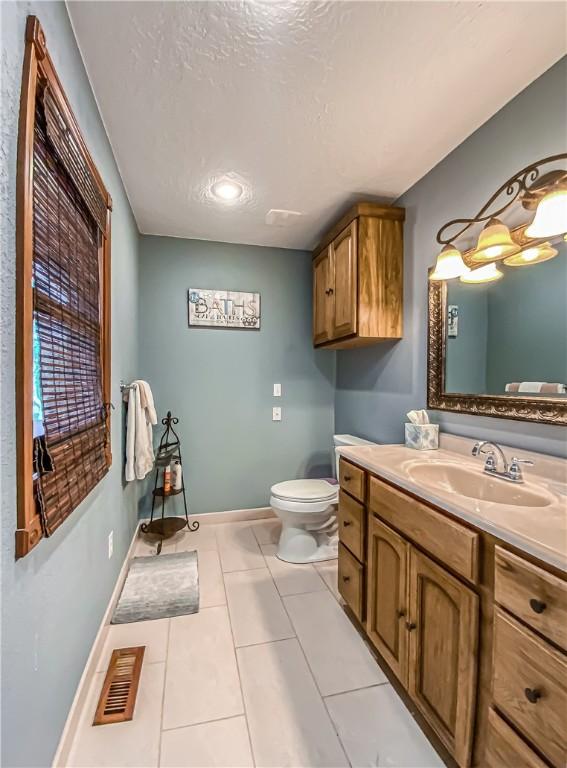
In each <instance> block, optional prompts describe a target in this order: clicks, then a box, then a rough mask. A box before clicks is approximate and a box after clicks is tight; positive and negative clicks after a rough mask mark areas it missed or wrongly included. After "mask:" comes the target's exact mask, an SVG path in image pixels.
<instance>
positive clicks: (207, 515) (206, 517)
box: [189, 507, 276, 525]
mask: <svg viewBox="0 0 567 768" xmlns="http://www.w3.org/2000/svg"><path fill="white" fill-rule="evenodd" d="M269 517H276V514H275V512H274V510H273V509H272V508H271V507H254V508H252V509H231V510H229V511H228V512H204V513H203V514H201V515H190V516H189V519H190V521H191V522H193V520H198V522H199V524H200V525H209V524H211V523H215V524H216V523H239V522H243V521H246V520H263V519H264V518H269Z"/></svg>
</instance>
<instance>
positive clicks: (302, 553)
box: [270, 480, 339, 563]
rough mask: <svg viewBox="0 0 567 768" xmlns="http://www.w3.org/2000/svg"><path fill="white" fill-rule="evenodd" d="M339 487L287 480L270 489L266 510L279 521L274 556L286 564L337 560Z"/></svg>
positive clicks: (316, 481)
mask: <svg viewBox="0 0 567 768" xmlns="http://www.w3.org/2000/svg"><path fill="white" fill-rule="evenodd" d="M338 497H339V486H338V485H336V484H332V483H330V482H328V481H327V480H287V481H286V482H283V483H276V485H274V486H272V489H271V497H270V506H271V507H272V509H273V510H274V512H275V513H276V515H277V516H278V517H279V518H280V520H281V521H282V532H281V535H280V541H279V545H278V552H277V556H278V557H279V558H280V560H285V561H286V562H288V563H312V562H316V561H318V560H331V559H333V558H335V557H337V550H338V534H337V502H338Z"/></svg>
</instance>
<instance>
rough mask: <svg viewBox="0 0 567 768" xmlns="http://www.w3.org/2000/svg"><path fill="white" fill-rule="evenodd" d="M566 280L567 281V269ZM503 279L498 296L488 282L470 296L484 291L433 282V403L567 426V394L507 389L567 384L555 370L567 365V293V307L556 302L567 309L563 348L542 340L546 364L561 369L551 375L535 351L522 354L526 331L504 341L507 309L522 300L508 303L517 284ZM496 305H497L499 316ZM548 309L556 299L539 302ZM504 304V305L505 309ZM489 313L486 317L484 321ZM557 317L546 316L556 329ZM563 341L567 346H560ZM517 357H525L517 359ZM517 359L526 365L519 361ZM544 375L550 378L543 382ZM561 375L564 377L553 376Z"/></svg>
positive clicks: (561, 329) (560, 330)
mask: <svg viewBox="0 0 567 768" xmlns="http://www.w3.org/2000/svg"><path fill="white" fill-rule="evenodd" d="M566 249H567V244H566ZM562 261H563V262H564V263H565V265H567V253H564V254H563V256H562ZM543 266H544V265H542V267H543ZM534 271H535V268H534ZM564 279H566V280H567V273H566V276H565V278H564ZM499 282H500V283H501V285H500V286H498V287H499V288H500V289H501V290H500V291H499V292H498V294H496V293H495V292H494V293H492V295H490V293H489V291H490V288H491V287H492V285H491V284H488V285H487V286H486V287H485V288H484V290H480V291H475V292H473V291H471V296H470V297H469V296H467V295H466V289H467V288H468V289H469V290H470V289H478V288H480V286H474V285H469V286H462V284H460V283H458V282H457V283H456V284H455V283H447V282H430V283H429V302H428V305H429V332H428V354H427V357H428V367H427V407H428V408H432V409H437V410H442V411H457V412H460V413H472V414H476V415H478V416H494V417H496V418H504V419H520V420H525V421H536V422H542V423H546V424H567V394H566V393H559V392H557V393H547V392H545V391H544V392H541V391H540V392H538V393H535V392H527V391H521V392H520V391H518V390H519V387H518V390H517V391H506V387H507V385H512V384H519V385H521V384H524V385H526V386H524V387H523V390H525V389H526V388H529V385H530V384H533V385H535V386H537V385H539V384H542V383H548V384H550V385H554V384H559V385H561V384H562V383H563V385H565V384H567V381H566V379H567V375H566V374H565V373H564V375H563V377H560V376H559V375H557V374H556V375H551V373H553V372H555V371H557V369H558V368H559V366H561V365H562V364H564V362H565V360H566V356H567V336H566V334H567V325H566V317H565V313H566V312H567V309H566V308H567V302H566V301H565V297H564V298H563V302H562V304H561V305H560V306H556V307H555V309H557V314H558V315H559V314H562V317H563V324H562V325H557V326H556V329H557V339H556V340H557V342H558V347H557V348H556V349H555V353H554V351H553V349H551V342H552V340H551V339H550V338H548V339H546V340H543V339H542V340H541V343H540V347H541V348H542V352H544V353H545V355H544V357H545V358H546V359H547V363H546V360H545V359H544V360H541V361H540V363H539V365H546V364H547V365H549V366H554V369H553V370H551V369H550V368H549V367H548V368H547V369H546V370H547V371H549V373H547V374H546V373H545V371H544V368H541V367H540V368H538V367H537V366H538V362H537V360H536V359H535V358H534V355H533V354H530V352H528V351H527V350H526V351H525V353H524V352H522V350H521V344H522V338H521V334H520V333H518V334H517V335H516V342H517V343H514V341H513V339H512V340H510V341H509V342H506V341H505V339H504V338H503V336H504V335H505V332H508V335H509V328H508V327H507V322H506V318H505V315H506V307H508V309H509V310H510V312H509V313H508V314H511V315H513V314H514V312H515V311H516V310H517V309H518V305H514V304H512V303H511V302H510V301H508V300H507V297H506V295H505V294H506V293H507V292H508V291H512V290H513V289H514V288H515V287H516V286H507V285H506V283H505V280H504V279H503V280H501V281H499ZM558 285H559V284H558ZM566 285H567V282H563V284H562V285H559V288H560V289H561V290H562V291H563V293H565V286H566ZM534 300H535V298H534ZM490 303H492V305H493V307H494V309H493V311H492V313H491V312H490V306H489V305H490ZM498 305H502V306H498ZM546 308H547V309H549V308H551V309H553V305H552V302H549V304H548V305H547V307H546V306H545V305H544V306H540V307H539V309H540V310H541V312H544V311H545V310H546ZM499 309H500V310H503V312H502V311H500V314H498V313H499ZM537 311H538V308H536V312H537ZM483 313H484V322H483V320H482V319H481V318H482V314H483ZM550 315H551V316H550ZM552 315H553V312H551V313H546V317H545V318H544V321H545V323H546V324H549V325H552V326H553V323H554V321H555V319H556V318H553V316H552ZM495 316H496V317H497V318H498V319H497V320H494V321H492V320H491V319H490V318H491V317H493V318H494V317H495ZM491 322H494V323H498V326H499V328H498V329H497V328H495V327H494V328H493V327H492V326H491ZM509 322H513V320H510V321H509ZM491 333H492V338H491V339H490V338H489V336H490V334H491ZM546 343H547V344H548V345H549V347H548V349H547V350H546V349H544V348H543V347H544V345H545V344H546ZM561 344H562V345H563V349H562V350H561V349H560V348H559V345H561ZM518 352H520V353H521V357H520V356H519V355H518ZM515 357H516V358H518V359H517V360H514V358H515ZM550 358H551V359H550ZM560 358H562V360H561V359H560ZM522 361H523V362H522ZM516 363H519V364H520V365H519V366H517V365H516ZM524 366H525V367H524ZM519 368H520V369H521V370H525V371H526V373H525V374H524V376H520V375H519V374H518V373H517V371H518V369H519ZM527 377H529V378H530V379H532V378H533V379H534V381H530V382H528V381H525V379H526V378H527ZM540 378H541V379H544V380H545V382H540V381H536V379H540ZM561 378H562V379H563V381H562V382H561V381H559V382H556V381H547V380H548V379H561ZM507 379H509V380H510V381H507ZM520 380H521V381H520ZM532 388H535V387H532ZM514 389H515V387H514ZM540 389H541V387H540Z"/></svg>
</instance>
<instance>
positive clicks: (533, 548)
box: [339, 435, 567, 573]
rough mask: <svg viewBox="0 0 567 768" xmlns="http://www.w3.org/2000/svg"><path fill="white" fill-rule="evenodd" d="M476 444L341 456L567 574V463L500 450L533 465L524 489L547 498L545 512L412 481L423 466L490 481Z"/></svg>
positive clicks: (443, 443) (353, 451) (448, 440)
mask: <svg viewBox="0 0 567 768" xmlns="http://www.w3.org/2000/svg"><path fill="white" fill-rule="evenodd" d="M473 443H474V441H473V440H469V439H468V438H462V437H456V436H452V435H442V436H441V439H440V448H439V450H435V451H417V450H414V449H412V448H406V447H405V446H404V445H363V446H344V447H341V448H340V449H339V452H340V454H341V456H344V458H345V459H348V460H350V461H352V462H353V463H355V464H357V465H358V466H360V467H363V468H364V469H366V470H368V471H369V472H372V473H373V474H375V475H377V476H378V477H382V478H384V480H387V481H389V482H391V483H392V484H394V485H396V486H398V487H399V488H403V489H404V490H406V491H409V492H410V493H412V494H414V495H415V496H418V497H419V498H421V499H423V500H424V501H427V502H430V503H431V504H433V505H435V506H436V507H438V508H439V509H442V510H445V511H447V512H449V513H450V514H452V515H454V516H455V517H458V518H461V519H462V520H465V521H466V522H468V523H470V524H471V525H474V526H475V527H477V528H480V529H481V530H483V531H486V532H487V533H490V534H492V535H493V536H495V537H497V538H499V539H501V540H502V541H505V542H508V543H509V544H511V545H513V546H514V547H517V548H518V549H520V550H523V551H524V552H527V553H529V554H531V555H533V556H534V557H536V558H538V559H539V560H541V561H542V562H544V563H548V564H549V565H553V566H555V567H556V568H559V569H560V570H561V571H563V572H564V573H567V461H566V460H564V459H558V458H554V457H550V456H546V455H544V454H538V453H533V452H526V451H518V449H513V448H508V447H506V446H501V447H502V448H503V450H504V452H505V454H506V457H507V458H508V459H510V457H511V456H515V455H518V454H519V455H520V456H522V457H523V458H529V459H531V460H532V461H534V463H535V466H534V467H527V468H525V469H524V470H523V471H524V479H525V483H524V484H523V485H522V486H521V487H522V488H524V489H526V490H527V491H531V492H533V493H534V494H537V495H538V496H539V497H540V498H541V497H543V498H544V499H545V505H544V506H531V507H526V506H516V505H514V504H513V503H510V504H509V503H495V502H493V501H483V500H480V499H476V498H472V497H469V496H465V495H462V494H461V493H457V492H455V491H454V490H453V489H452V488H451V487H450V485H449V484H447V483H442V484H441V486H437V485H432V484H431V483H429V482H421V481H417V480H416V479H415V477H412V473H413V474H415V467H416V466H417V465H418V464H424V463H425V464H427V465H432V464H445V465H446V464H451V465H458V466H460V467H461V468H463V469H466V470H467V471H469V472H473V473H477V474H478V475H479V483H480V482H481V481H482V478H483V477H484V478H486V477H487V476H486V475H485V474H484V473H483V467H484V461H485V459H486V457H485V456H481V457H477V458H473V457H472V456H471V448H472V445H473ZM492 482H493V483H499V484H500V483H501V484H502V486H505V488H504V492H505V496H506V495H507V493H508V492H509V493H510V494H512V493H513V491H514V488H515V486H514V485H513V484H512V483H507V482H506V481H505V480H500V479H497V478H493V479H492Z"/></svg>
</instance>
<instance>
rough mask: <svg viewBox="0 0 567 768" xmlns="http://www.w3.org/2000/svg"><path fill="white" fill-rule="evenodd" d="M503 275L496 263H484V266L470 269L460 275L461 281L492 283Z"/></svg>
mask: <svg viewBox="0 0 567 768" xmlns="http://www.w3.org/2000/svg"><path fill="white" fill-rule="evenodd" d="M503 277H504V272H501V271H500V270H499V269H498V267H497V266H496V264H495V263H494V262H492V263H491V264H485V265H484V267H479V268H478V269H471V270H469V271H468V272H467V274H466V275H461V282H462V283H492V282H494V281H495V280H500V279H501V278H503Z"/></svg>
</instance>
